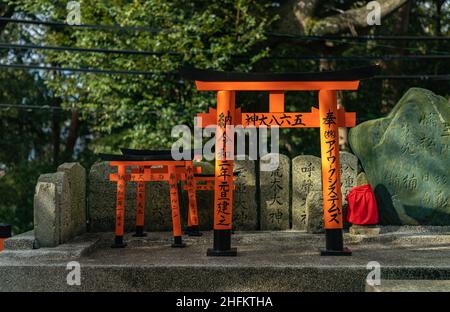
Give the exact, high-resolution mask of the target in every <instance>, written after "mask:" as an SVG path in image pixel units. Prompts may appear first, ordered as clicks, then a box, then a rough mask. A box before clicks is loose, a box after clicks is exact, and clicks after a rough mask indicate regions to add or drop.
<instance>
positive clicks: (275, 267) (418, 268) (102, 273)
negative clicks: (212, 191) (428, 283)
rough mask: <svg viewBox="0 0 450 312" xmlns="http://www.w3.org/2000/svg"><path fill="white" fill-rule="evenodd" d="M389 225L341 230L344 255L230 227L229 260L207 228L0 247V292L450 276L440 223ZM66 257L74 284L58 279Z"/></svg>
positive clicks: (316, 240)
mask: <svg viewBox="0 0 450 312" xmlns="http://www.w3.org/2000/svg"><path fill="white" fill-rule="evenodd" d="M390 230H391V231H389V232H388V233H386V234H381V235H379V236H377V237H354V236H351V235H345V236H344V239H345V244H346V245H347V246H349V247H350V248H351V249H352V251H353V255H352V256H351V257H321V256H319V252H318V248H320V247H323V246H324V244H325V237H324V235H315V234H307V233H304V232H299V231H268V232H261V231H259V232H239V231H237V232H236V233H235V234H234V235H233V237H232V245H233V246H234V247H237V248H238V256H237V257H230V258H226V257H207V256H206V250H207V248H209V247H211V244H212V239H213V237H212V232H206V233H205V235H204V236H203V237H195V238H186V243H187V247H186V248H181V249H174V248H170V243H171V240H172V237H171V233H168V232H153V233H149V236H148V237H146V238H133V237H130V236H129V235H127V236H126V240H127V241H128V243H129V244H128V247H127V248H124V249H112V248H110V244H111V241H112V239H113V237H114V234H113V233H104V236H103V238H102V241H101V242H98V243H95V244H91V243H89V244H87V243H86V239H84V240H78V241H75V242H71V243H69V244H63V245H60V246H58V247H56V248H41V249H37V250H31V251H22V250H21V251H4V252H2V253H0V291H365V282H366V277H367V274H368V272H369V270H368V269H367V268H366V266H367V263H368V262H369V261H378V262H380V264H381V266H382V277H383V279H386V280H393V279H396V280H406V279H409V280H411V279H427V280H432V279H444V280H449V279H450V249H449V248H442V246H449V244H450V232H449V230H448V228H447V229H445V228H443V229H438V230H437V229H424V228H421V229H419V230H415V229H412V228H391V229H390ZM383 232H385V231H383ZM420 233H422V234H420ZM424 233H425V235H424ZM77 239H78V238H77ZM82 244H85V246H86V248H84V247H83V248H82V247H81V245H82ZM87 246H90V247H89V248H88V247H87ZM436 246H438V247H439V248H436ZM418 249H420V252H418ZM82 250H84V251H83V252H82ZM17 254H20V256H15V255H17ZM74 260H75V261H78V262H79V263H80V265H81V281H82V282H81V286H69V285H67V283H66V277H67V273H68V271H67V269H66V265H67V263H68V262H69V261H74ZM174 281H176V282H174Z"/></svg>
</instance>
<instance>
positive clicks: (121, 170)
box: [116, 166, 125, 236]
mask: <svg viewBox="0 0 450 312" xmlns="http://www.w3.org/2000/svg"><path fill="white" fill-rule="evenodd" d="M124 218H125V166H118V180H117V195H116V236H123V233H124V221H125V219H124Z"/></svg>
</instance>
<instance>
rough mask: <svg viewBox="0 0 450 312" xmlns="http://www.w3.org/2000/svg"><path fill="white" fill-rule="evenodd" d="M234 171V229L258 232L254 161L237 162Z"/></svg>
mask: <svg viewBox="0 0 450 312" xmlns="http://www.w3.org/2000/svg"><path fill="white" fill-rule="evenodd" d="M234 171H238V172H239V175H238V176H237V177H236V178H235V180H234V182H235V186H236V189H235V190H234V192H233V228H234V229H236V230H256V229H257V227H258V213H257V209H258V206H257V201H256V172H255V161H254V160H248V159H246V160H236V161H235V162H234Z"/></svg>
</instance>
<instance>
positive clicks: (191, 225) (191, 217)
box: [186, 161, 202, 236]
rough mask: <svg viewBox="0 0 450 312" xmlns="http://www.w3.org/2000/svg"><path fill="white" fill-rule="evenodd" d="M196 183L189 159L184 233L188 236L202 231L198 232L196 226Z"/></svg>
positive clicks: (192, 166) (200, 234) (199, 234)
mask: <svg viewBox="0 0 450 312" xmlns="http://www.w3.org/2000/svg"><path fill="white" fill-rule="evenodd" d="M196 184H197V183H196V181H195V179H194V165H193V164H192V161H189V162H187V164H186V188H187V192H188V199H189V210H188V230H187V231H186V234H188V235H189V236H202V233H200V231H199V228H198V209H197V196H196V190H197V185H196Z"/></svg>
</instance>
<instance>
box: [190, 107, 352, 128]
mask: <svg viewBox="0 0 450 312" xmlns="http://www.w3.org/2000/svg"><path fill="white" fill-rule="evenodd" d="M209 114H210V113H209ZM209 114H199V115H202V116H206V115H207V117H206V118H205V119H204V121H203V125H202V127H207V126H211V125H215V124H216V116H214V118H212V116H210V115H209ZM337 116H338V119H337V121H338V126H339V127H346V128H352V127H354V126H356V113H353V112H345V110H344V108H343V107H341V108H340V109H339V110H338V115H337ZM205 120H206V122H205ZM240 120H241V121H242V122H241V123H240V124H241V125H242V126H243V127H259V126H266V127H272V126H277V127H280V128H319V127H320V121H319V110H318V109H317V108H315V107H312V108H311V112H309V113H302V112H276V113H272V112H269V113H242V114H241V118H240ZM235 125H237V124H235Z"/></svg>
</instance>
